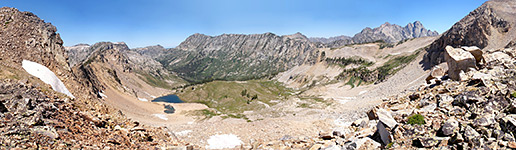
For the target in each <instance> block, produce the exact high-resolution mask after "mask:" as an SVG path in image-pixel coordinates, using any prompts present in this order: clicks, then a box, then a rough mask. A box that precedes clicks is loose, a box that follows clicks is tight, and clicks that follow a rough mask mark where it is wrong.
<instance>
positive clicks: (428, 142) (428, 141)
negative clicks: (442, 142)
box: [418, 137, 439, 148]
mask: <svg viewBox="0 0 516 150" xmlns="http://www.w3.org/2000/svg"><path fill="white" fill-rule="evenodd" d="M418 140H419V142H420V143H421V145H422V146H423V147H426V148H430V147H434V146H436V145H437V144H439V141H438V140H436V139H435V138H433V137H420V138H418Z"/></svg>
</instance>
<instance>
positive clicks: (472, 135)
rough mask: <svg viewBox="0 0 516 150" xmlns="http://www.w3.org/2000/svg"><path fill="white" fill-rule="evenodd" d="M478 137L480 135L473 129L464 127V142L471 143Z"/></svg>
mask: <svg viewBox="0 0 516 150" xmlns="http://www.w3.org/2000/svg"><path fill="white" fill-rule="evenodd" d="M479 137H480V134H479V133H478V132H477V131H475V129H473V128H472V127H470V126H466V129H464V138H465V139H466V141H473V140H474V139H476V138H479Z"/></svg>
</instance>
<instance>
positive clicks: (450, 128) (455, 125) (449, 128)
mask: <svg viewBox="0 0 516 150" xmlns="http://www.w3.org/2000/svg"><path fill="white" fill-rule="evenodd" d="M459 129H460V128H459V122H458V121H457V120H455V119H449V120H447V121H446V122H444V123H443V125H442V127H441V131H442V133H443V135H446V136H450V135H453V134H455V133H457V132H458V131H459Z"/></svg>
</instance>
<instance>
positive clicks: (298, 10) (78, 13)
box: [0, 0, 485, 48]
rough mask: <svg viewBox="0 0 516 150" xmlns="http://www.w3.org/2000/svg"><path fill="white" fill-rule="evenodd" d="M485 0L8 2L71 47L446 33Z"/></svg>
mask: <svg viewBox="0 0 516 150" xmlns="http://www.w3.org/2000/svg"><path fill="white" fill-rule="evenodd" d="M484 2H485V0H453V1H450V0H424V1H423V0H389V1H386V0H1V2H0V6H8V7H15V8H18V9H20V10H21V11H30V12H33V13H34V14H36V15H38V16H39V17H40V18H42V19H44V20H45V21H46V22H51V23H52V24H53V25H54V26H56V27H57V29H58V32H59V33H60V34H61V38H62V39H63V40H64V42H65V44H64V45H65V46H71V45H75V44H77V43H88V44H94V43H95V42H99V41H112V42H122V41H123V42H126V43H127V44H128V45H129V47H131V48H135V47H144V46H149V45H157V44H160V45H163V46H165V47H175V46H177V45H178V44H179V43H181V42H182V41H183V40H184V39H186V38H187V37H188V36H189V35H191V34H194V33H203V34H207V35H220V34H223V33H243V34H253V33H265V32H272V33H275V34H278V35H285V34H293V33H296V32H301V33H303V34H305V35H307V36H308V37H330V36H338V35H348V36H353V35H354V34H355V33H358V32H360V31H361V30H362V29H363V28H365V27H377V26H379V25H381V24H383V23H385V22H390V23H394V24H399V25H401V26H405V25H406V24H407V23H409V22H414V21H416V20H419V21H421V22H422V23H423V25H424V26H425V27H426V28H428V29H431V30H437V31H438V32H439V33H442V32H444V31H446V30H447V29H449V28H450V27H451V26H452V25H453V24H454V23H455V22H457V21H459V20H460V19H461V18H463V17H464V16H466V15H467V14H468V13H469V12H470V11H473V10H474V9H475V8H477V7H478V6H480V5H481V4H482V3H484Z"/></svg>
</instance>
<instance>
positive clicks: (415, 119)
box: [407, 114, 425, 125]
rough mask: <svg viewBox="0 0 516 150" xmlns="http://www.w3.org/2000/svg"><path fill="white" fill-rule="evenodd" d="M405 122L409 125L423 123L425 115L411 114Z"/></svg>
mask: <svg viewBox="0 0 516 150" xmlns="http://www.w3.org/2000/svg"><path fill="white" fill-rule="evenodd" d="M407 124H410V125H415V124H418V125H422V124H425V117H423V115H420V114H415V115H412V116H410V117H409V118H408V121H407Z"/></svg>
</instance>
